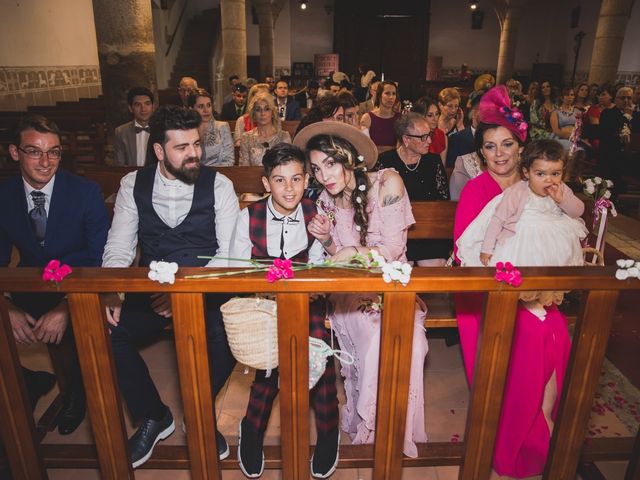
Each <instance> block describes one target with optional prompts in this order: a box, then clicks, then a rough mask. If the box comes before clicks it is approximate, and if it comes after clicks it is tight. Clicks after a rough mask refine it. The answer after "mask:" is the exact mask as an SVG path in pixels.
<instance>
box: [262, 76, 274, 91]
mask: <svg viewBox="0 0 640 480" xmlns="http://www.w3.org/2000/svg"><path fill="white" fill-rule="evenodd" d="M263 83H266V84H267V85H269V93H271V94H275V90H276V80H275V78H273V75H267V76H266V77H264V82H263Z"/></svg>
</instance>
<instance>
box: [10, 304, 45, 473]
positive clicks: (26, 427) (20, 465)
mask: <svg viewBox="0 0 640 480" xmlns="http://www.w3.org/2000/svg"><path fill="white" fill-rule="evenodd" d="M0 323H1V325H0V373H1V374H2V377H1V379H2V381H1V382H0V433H1V434H2V440H3V442H4V445H5V448H6V451H7V456H8V458H9V465H10V467H11V472H12V474H13V478H14V479H29V480H31V479H34V480H37V479H46V478H47V472H46V470H45V468H44V463H43V462H42V454H41V451H40V445H39V444H38V442H37V441H36V431H35V425H34V423H33V414H32V413H31V403H30V401H29V395H28V394H27V387H26V385H25V383H24V379H23V378H22V367H21V366H20V359H19V358H18V352H17V350H16V344H15V341H14V339H13V331H12V330H11V322H10V321H9V312H8V310H7V301H6V300H5V299H4V297H2V296H0Z"/></svg>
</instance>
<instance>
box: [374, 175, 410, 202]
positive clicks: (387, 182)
mask: <svg viewBox="0 0 640 480" xmlns="http://www.w3.org/2000/svg"><path fill="white" fill-rule="evenodd" d="M378 175H380V178H379V179H378V182H380V192H379V200H380V204H381V205H382V206H383V207H386V206H387V205H393V204H394V203H398V202H399V201H400V200H402V198H403V197H404V195H405V188H404V182H403V181H402V177H401V176H400V175H399V174H398V172H396V171H395V170H385V171H383V172H381V173H378Z"/></svg>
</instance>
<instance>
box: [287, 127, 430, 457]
mask: <svg viewBox="0 0 640 480" xmlns="http://www.w3.org/2000/svg"><path fill="white" fill-rule="evenodd" d="M294 144H296V145H298V146H300V147H302V148H305V150H306V152H307V159H308V160H309V163H310V165H311V173H312V174H313V175H314V177H315V178H316V180H317V182H318V183H319V184H320V185H321V187H322V192H321V194H320V197H319V199H318V202H317V204H318V212H319V214H318V215H317V216H316V217H315V218H314V220H313V221H312V222H311V223H310V224H309V231H310V232H311V234H312V235H314V236H315V237H316V238H318V240H320V241H321V242H322V243H323V245H324V247H325V250H326V251H327V253H328V254H330V255H332V258H333V260H335V261H348V260H349V259H350V258H352V257H353V256H354V255H356V254H360V255H367V254H368V252H369V251H371V250H375V251H377V252H378V253H379V254H380V255H382V256H383V257H384V258H385V259H386V260H387V261H394V260H399V261H402V262H404V261H406V255H405V254H406V244H407V230H408V228H409V227H410V226H411V225H412V224H413V223H415V220H414V218H413V214H412V213H411V204H410V203H409V197H408V195H407V192H406V190H405V187H404V183H403V182H402V178H401V177H400V175H398V173H397V172H396V171H395V170H392V169H385V170H380V171H378V172H370V171H369V170H370V169H371V168H372V167H373V165H374V164H375V163H376V160H377V156H378V154H377V149H376V146H375V144H374V143H373V142H372V141H371V139H370V138H369V137H367V136H366V135H364V134H363V133H362V132H361V131H360V130H359V129H357V128H355V127H353V126H351V125H348V124H345V123H342V122H331V121H329V122H320V123H314V124H312V125H309V126H307V127H305V128H304V129H303V130H301V131H300V133H299V134H298V135H297V136H296V137H295V139H294ZM329 300H330V301H331V303H332V304H333V307H334V311H333V313H332V314H331V315H330V317H329V318H330V320H331V325H332V327H333V329H334V330H335V332H336V335H337V337H338V341H339V342H340V346H341V348H342V349H343V350H346V351H348V352H349V353H351V354H352V355H353V356H354V357H355V362H354V364H353V365H343V366H342V375H343V376H344V379H345V380H344V385H345V392H346V396H347V404H346V405H344V406H343V408H342V429H343V430H344V431H346V432H347V433H348V434H349V435H350V437H351V439H352V441H353V443H354V444H361V443H372V442H373V439H374V429H375V414H376V391H377V383H378V360H379V358H378V355H379V349H380V310H379V308H377V306H378V304H377V303H376V302H377V295H376V294H335V295H331V296H330V298H329ZM424 317H425V312H424V311H423V309H421V308H420V307H418V306H417V305H416V312H415V319H414V336H413V354H412V361H411V374H410V382H409V405H408V410H407V423H406V429H405V437H404V448H403V451H404V453H405V454H406V455H407V456H410V457H416V456H417V454H418V451H417V447H416V442H425V441H426V440H427V435H426V432H425V429H424V390H423V375H424V374H423V367H424V360H425V357H426V354H427V350H428V346H427V340H426V338H425V335H424V328H423V325H424Z"/></svg>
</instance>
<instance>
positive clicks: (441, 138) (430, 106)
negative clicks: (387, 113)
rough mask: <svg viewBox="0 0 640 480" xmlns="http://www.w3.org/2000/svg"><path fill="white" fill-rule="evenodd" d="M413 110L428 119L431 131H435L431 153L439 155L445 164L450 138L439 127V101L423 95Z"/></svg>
mask: <svg viewBox="0 0 640 480" xmlns="http://www.w3.org/2000/svg"><path fill="white" fill-rule="evenodd" d="M411 111H412V112H416V113H420V114H421V115H423V116H424V118H425V119H426V120H427V123H428V124H429V128H430V129H431V132H433V133H432V136H431V143H430V144H429V153H435V154H436V155H438V156H439V157H440V160H442V164H443V165H444V164H445V161H446V160H447V147H448V144H449V139H448V138H447V136H446V135H445V133H444V131H443V130H442V129H441V128H440V127H438V121H439V119H440V107H439V105H438V103H437V102H436V101H435V100H434V99H433V98H431V97H421V98H419V99H418V100H417V101H416V102H415V103H414V104H413V106H412V108H411Z"/></svg>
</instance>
